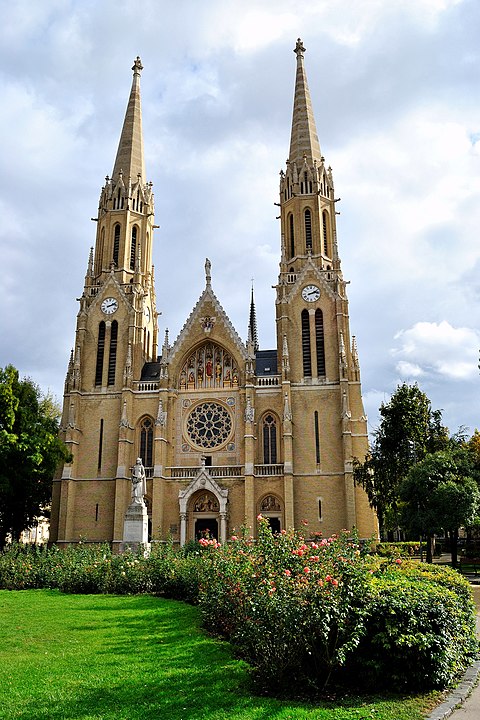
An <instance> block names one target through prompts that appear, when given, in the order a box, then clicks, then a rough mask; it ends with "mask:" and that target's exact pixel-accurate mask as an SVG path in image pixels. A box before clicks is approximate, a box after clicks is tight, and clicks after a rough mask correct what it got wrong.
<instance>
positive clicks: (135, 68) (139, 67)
mask: <svg viewBox="0 0 480 720" xmlns="http://www.w3.org/2000/svg"><path fill="white" fill-rule="evenodd" d="M132 70H133V74H134V75H140V73H141V72H142V70H143V65H142V61H141V60H140V58H139V56H138V55H137V57H136V59H135V62H134V63H133V67H132Z"/></svg>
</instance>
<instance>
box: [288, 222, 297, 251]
mask: <svg viewBox="0 0 480 720" xmlns="http://www.w3.org/2000/svg"><path fill="white" fill-rule="evenodd" d="M288 231H289V240H290V257H295V233H294V229H293V214H292V213H290V215H289V216H288Z"/></svg>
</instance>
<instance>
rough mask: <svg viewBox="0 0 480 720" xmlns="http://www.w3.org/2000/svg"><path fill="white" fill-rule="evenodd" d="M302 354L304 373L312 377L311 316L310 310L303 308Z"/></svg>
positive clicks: (305, 375)
mask: <svg viewBox="0 0 480 720" xmlns="http://www.w3.org/2000/svg"><path fill="white" fill-rule="evenodd" d="M302 355H303V375H304V377H312V348H311V344H310V317H309V314H308V310H302Z"/></svg>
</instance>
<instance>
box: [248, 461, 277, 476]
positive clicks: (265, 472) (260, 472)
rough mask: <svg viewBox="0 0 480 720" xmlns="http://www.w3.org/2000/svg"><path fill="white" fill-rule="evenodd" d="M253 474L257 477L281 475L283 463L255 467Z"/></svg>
mask: <svg viewBox="0 0 480 720" xmlns="http://www.w3.org/2000/svg"><path fill="white" fill-rule="evenodd" d="M253 472H254V475H256V476H257V477H267V476H270V477H271V476H272V475H283V463H277V464H275V465H255V467H254V469H253Z"/></svg>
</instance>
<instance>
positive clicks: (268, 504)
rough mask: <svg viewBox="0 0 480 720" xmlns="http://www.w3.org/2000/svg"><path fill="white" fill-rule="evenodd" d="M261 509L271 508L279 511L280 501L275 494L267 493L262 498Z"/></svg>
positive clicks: (270, 509) (266, 510)
mask: <svg viewBox="0 0 480 720" xmlns="http://www.w3.org/2000/svg"><path fill="white" fill-rule="evenodd" d="M260 509H261V510H263V511H264V512H269V511H272V510H276V511H279V510H281V507H280V503H279V502H278V500H277V498H276V497H275V495H267V496H266V497H264V498H263V500H262V505H261V508H260Z"/></svg>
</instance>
